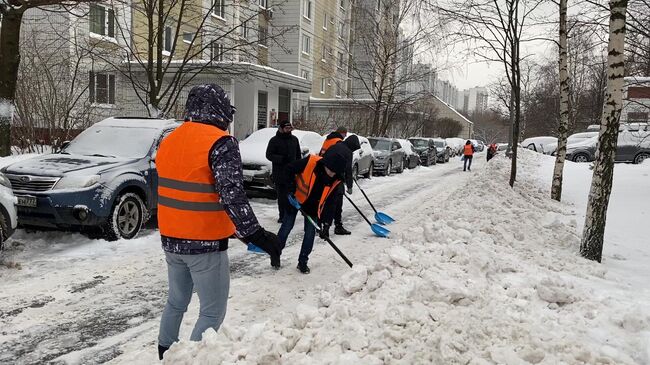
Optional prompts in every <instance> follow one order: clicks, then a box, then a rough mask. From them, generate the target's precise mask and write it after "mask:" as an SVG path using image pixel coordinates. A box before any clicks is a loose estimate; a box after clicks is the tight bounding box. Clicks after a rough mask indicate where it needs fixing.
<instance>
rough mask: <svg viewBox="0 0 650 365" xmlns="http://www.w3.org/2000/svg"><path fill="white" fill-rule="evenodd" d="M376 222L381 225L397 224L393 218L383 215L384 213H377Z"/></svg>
mask: <svg viewBox="0 0 650 365" xmlns="http://www.w3.org/2000/svg"><path fill="white" fill-rule="evenodd" d="M375 220H376V221H377V222H378V223H379V224H390V223H393V222H395V220H394V219H393V218H392V217H391V216H389V215H388V214H386V213H382V212H377V213H376V214H375Z"/></svg>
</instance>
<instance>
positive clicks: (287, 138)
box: [266, 131, 302, 185]
mask: <svg viewBox="0 0 650 365" xmlns="http://www.w3.org/2000/svg"><path fill="white" fill-rule="evenodd" d="M301 157H302V154H301V151H300V142H299V141H298V137H296V136H294V135H292V134H290V133H280V131H278V132H277V133H276V134H275V136H274V137H273V138H271V140H269V144H268V146H267V147H266V159H267V160H269V161H271V163H272V166H273V169H272V171H271V174H272V176H273V182H274V183H275V184H277V185H288V184H289V182H288V181H286V180H285V173H284V169H285V167H286V166H287V165H288V164H290V163H291V162H293V161H296V160H299V159H300V158H301Z"/></svg>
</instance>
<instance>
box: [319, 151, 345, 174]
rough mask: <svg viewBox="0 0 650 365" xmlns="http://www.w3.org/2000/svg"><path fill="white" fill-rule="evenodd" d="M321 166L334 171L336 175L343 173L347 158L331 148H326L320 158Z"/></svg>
mask: <svg viewBox="0 0 650 365" xmlns="http://www.w3.org/2000/svg"><path fill="white" fill-rule="evenodd" d="M321 162H322V163H323V166H325V167H327V168H328V169H330V170H332V171H333V172H335V173H336V174H337V175H343V173H344V172H345V165H346V163H347V159H346V158H345V156H343V155H342V154H340V153H339V152H337V151H333V150H332V149H329V150H327V152H325V154H324V155H323V158H322V159H321Z"/></svg>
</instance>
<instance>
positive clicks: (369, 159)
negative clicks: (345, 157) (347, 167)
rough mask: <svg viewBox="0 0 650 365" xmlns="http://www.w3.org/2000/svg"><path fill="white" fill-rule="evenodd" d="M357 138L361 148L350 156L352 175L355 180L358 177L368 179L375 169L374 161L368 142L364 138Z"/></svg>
mask: <svg viewBox="0 0 650 365" xmlns="http://www.w3.org/2000/svg"><path fill="white" fill-rule="evenodd" d="M357 137H359V144H360V145H361V148H360V149H358V150H356V151H354V153H353V154H352V174H353V175H354V178H355V179H356V178H357V177H358V176H359V175H361V176H363V177H365V178H369V177H370V176H372V170H373V169H374V168H375V161H374V157H373V153H372V147H370V141H368V138H366V137H361V136H357Z"/></svg>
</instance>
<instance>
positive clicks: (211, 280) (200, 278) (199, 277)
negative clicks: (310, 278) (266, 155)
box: [156, 84, 281, 360]
mask: <svg viewBox="0 0 650 365" xmlns="http://www.w3.org/2000/svg"><path fill="white" fill-rule="evenodd" d="M234 113H235V107H234V106H232V105H231V104H230V99H229V98H228V95H227V94H226V93H225V92H224V91H223V89H221V87H219V86H217V85H214V84H207V85H199V86H195V87H193V88H192V89H191V90H190V92H189V94H188V96H187V103H186V106H185V122H184V123H183V124H182V125H181V126H179V127H178V128H176V130H174V131H173V132H172V133H170V134H169V135H168V136H167V137H165V139H164V140H163V141H162V143H161V144H160V148H159V149H158V152H157V157H156V168H157V170H158V226H159V228H160V237H161V240H162V248H163V250H164V251H165V259H166V261H167V276H168V280H169V293H168V299H167V305H166V306H165V309H164V311H163V313H162V317H161V320H160V332H159V335H158V356H159V358H160V359H161V360H162V357H163V353H164V352H165V351H167V350H168V349H169V347H170V346H171V345H172V344H173V343H174V342H177V341H178V331H179V328H180V325H181V322H182V320H183V314H184V313H185V311H186V310H187V306H188V305H189V303H190V300H191V299H192V292H193V291H194V290H196V292H197V294H198V296H199V301H200V309H199V317H198V319H197V321H196V324H195V325H194V330H193V331H192V334H191V336H190V340H192V341H200V340H201V338H202V335H203V332H205V330H207V329H208V328H213V329H214V330H215V331H216V330H218V329H219V327H220V326H221V323H222V322H223V319H224V317H225V315H226V304H227V302H228V292H229V288H230V268H229V263H228V254H227V253H226V250H227V249H228V239H229V238H230V237H232V236H236V237H237V238H239V239H241V240H243V241H244V242H245V243H249V242H250V243H253V244H254V245H256V246H257V247H260V248H261V249H263V250H264V251H266V252H267V253H268V254H269V255H270V256H271V266H273V267H274V268H279V267H280V254H281V246H280V242H279V240H278V237H277V236H276V235H275V234H273V233H270V232H267V231H266V230H264V228H262V227H261V226H260V225H259V223H258V221H257V218H256V217H255V214H254V213H253V210H252V209H251V207H250V204H249V203H248V199H247V198H246V194H245V193H244V179H243V174H242V162H241V157H240V154H239V145H238V143H237V140H236V139H235V138H234V137H232V136H230V135H229V134H228V126H229V125H230V123H231V122H232V120H233V119H232V118H233V114H234Z"/></svg>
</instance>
